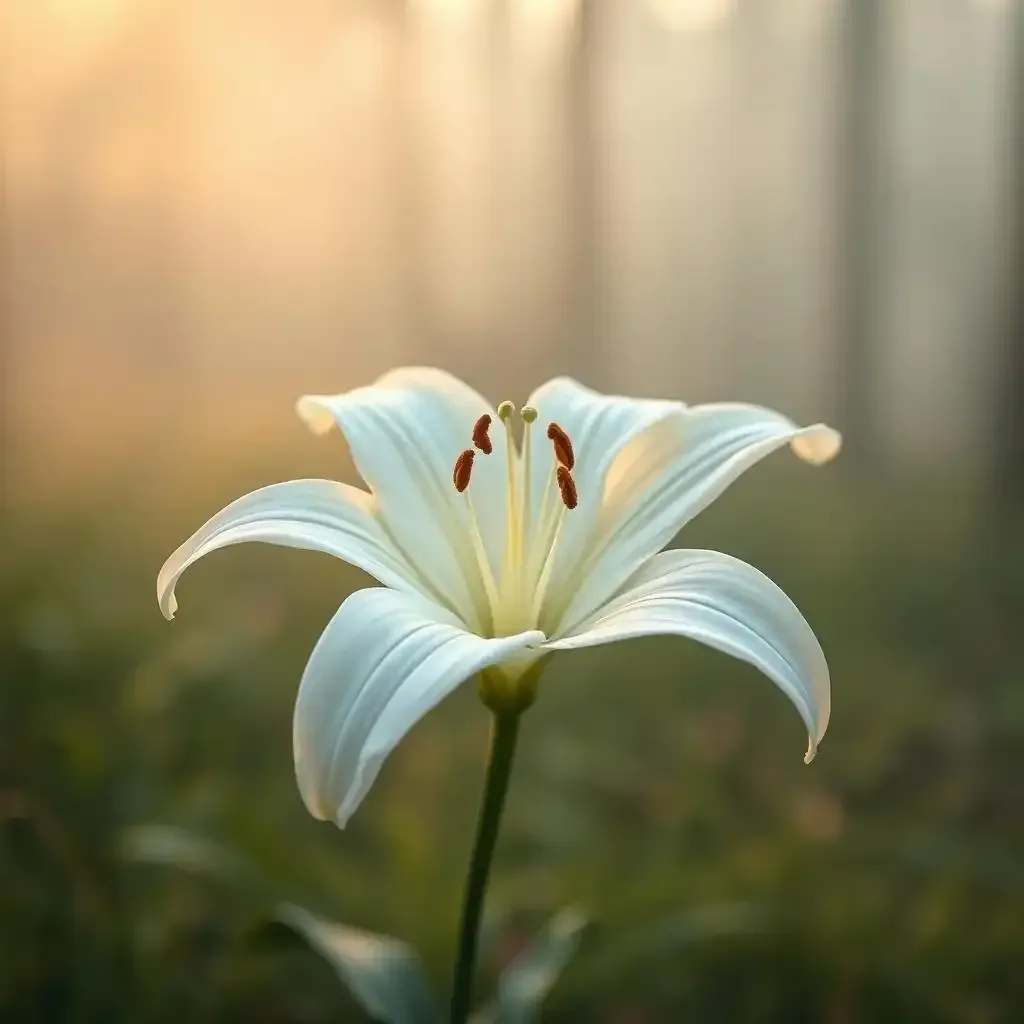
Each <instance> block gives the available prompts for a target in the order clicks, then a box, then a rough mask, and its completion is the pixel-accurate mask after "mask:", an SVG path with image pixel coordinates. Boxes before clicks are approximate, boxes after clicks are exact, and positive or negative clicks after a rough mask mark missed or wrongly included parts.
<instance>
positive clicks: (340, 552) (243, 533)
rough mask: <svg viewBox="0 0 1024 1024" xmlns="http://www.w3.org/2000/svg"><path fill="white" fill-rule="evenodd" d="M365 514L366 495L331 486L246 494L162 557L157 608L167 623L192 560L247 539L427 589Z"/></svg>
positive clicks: (298, 485)
mask: <svg viewBox="0 0 1024 1024" xmlns="http://www.w3.org/2000/svg"><path fill="white" fill-rule="evenodd" d="M373 512H374V503H373V498H372V496H371V495H369V494H367V493H366V492H365V491H360V490H359V489H358V488H356V487H350V486H349V485H348V484H339V483H335V482H334V481H333V480H289V481H288V482H286V483H281V484H272V485H271V486H269V487H261V488H260V489H259V490H257V491H252V492H251V493H249V494H246V495H245V496H244V497H241V498H238V499H237V500H236V501H233V502H232V503H231V504H230V505H228V506H227V508H224V509H222V510H221V511H220V512H218V513H217V514H216V515H215V516H214V517H213V518H212V519H210V520H209V521H207V522H206V523H205V524H204V525H203V526H201V527H200V528H199V529H198V530H196V532H195V533H194V534H192V536H191V537H189V539H188V540H187V541H185V543H184V544H182V545H181V546H180V547H179V548H178V549H177V550H176V551H175V552H174V553H173V554H172V555H171V557H170V558H168V559H167V561H166V562H165V563H164V565H163V568H162V569H161V570H160V574H159V576H158V577H157V582H156V594H157V601H158V602H159V603H160V610H161V611H162V612H163V613H164V615H165V616H166V617H167V618H168V619H170V618H173V617H174V613H175V611H176V610H177V607H178V601H177V599H176V598H175V596H174V588H175V584H176V583H177V582H178V577H180V576H181V574H182V573H183V572H184V571H185V570H186V569H187V568H188V567H189V566H190V565H192V563H193V562H196V561H198V560H199V559H200V558H202V557H203V555H208V554H209V553H210V552H211V551H218V550H219V549H220V548H225V547H228V546H230V545H232V544H242V543H245V542H248V541H256V542H262V543H264V544H279V545H281V546H283V547H291V548H307V549H311V550H314V551H324V552H326V553H327V554H329V555H334V556H335V557H336V558H341V559H343V560H344V561H346V562H349V563H350V564H352V565H355V566H358V567H359V568H360V569H364V570H365V571H366V572H368V573H369V574H370V575H371V576H374V577H375V578H376V579H378V580H380V582H381V583H385V584H387V585H388V586H391V587H397V588H398V589H400V590H407V591H412V592H417V591H420V592H422V591H423V590H425V589H429V584H428V583H427V582H426V581H425V580H424V579H423V578H422V577H421V576H420V575H419V574H418V573H417V571H416V570H415V569H414V568H413V566H412V565H410V564H409V562H408V561H406V559H405V558H404V557H403V555H402V554H401V553H400V552H399V551H398V550H397V548H395V546H394V545H393V544H392V543H391V541H390V540H389V539H388V537H387V535H386V534H385V533H384V531H383V530H382V529H381V527H380V524H379V523H378V522H377V520H376V519H375V518H374V515H373Z"/></svg>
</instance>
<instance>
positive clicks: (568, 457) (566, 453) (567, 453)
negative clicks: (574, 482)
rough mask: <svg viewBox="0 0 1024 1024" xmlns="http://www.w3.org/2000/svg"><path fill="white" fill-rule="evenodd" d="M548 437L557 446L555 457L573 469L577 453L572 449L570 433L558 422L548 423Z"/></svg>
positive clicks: (566, 466)
mask: <svg viewBox="0 0 1024 1024" xmlns="http://www.w3.org/2000/svg"><path fill="white" fill-rule="evenodd" d="M548 438H549V439H550V441H551V443H552V444H553V445H554V447H555V458H556V459H558V461H559V462H560V463H561V464H562V465H563V466H565V468H566V469H569V470H571V469H572V468H573V466H575V465H576V455H575V453H574V452H573V450H572V441H570V440H569V435H568V434H567V433H566V432H565V431H564V430H563V429H562V428H561V427H560V426H559V425H558V424H557V423H553V422H552V423H549V424H548Z"/></svg>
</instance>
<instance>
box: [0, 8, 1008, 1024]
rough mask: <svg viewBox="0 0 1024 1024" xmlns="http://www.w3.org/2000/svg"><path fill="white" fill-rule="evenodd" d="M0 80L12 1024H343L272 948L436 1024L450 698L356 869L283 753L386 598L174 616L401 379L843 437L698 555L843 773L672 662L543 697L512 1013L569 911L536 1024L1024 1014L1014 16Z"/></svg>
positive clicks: (242, 579) (564, 16)
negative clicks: (753, 611)
mask: <svg viewBox="0 0 1024 1024" xmlns="http://www.w3.org/2000/svg"><path fill="white" fill-rule="evenodd" d="M2 46H3V54H2V64H3V68H4V88H3V92H4V96H5V99H6V103H5V110H4V128H3V133H4V138H3V142H4V158H5V192H6V196H5V199H6V202H5V207H4V218H3V236H4V259H3V280H4V289H5V290H4V298H3V312H4V322H3V336H2V337H3V349H2V356H3V383H4V405H3V412H4V418H5V422H4V440H5V451H4V455H5V458H4V488H3V492H4V493H3V510H2V520H3V523H2V530H3V533H2V535H3V545H2V551H0V607H2V613H0V1019H3V1020H10V1021H12V1022H15V1021H17V1022H30V1021H40V1022H43V1021H45V1022H54V1024H59V1022H74V1024H78V1022H87V1021H97V1022H99V1021H103V1022H106V1021H125V1022H128V1021H132V1022H136V1021H145V1022H155V1024H159V1022H163V1021H175V1020H190V1021H198V1022H202V1021H239V1022H241V1021H245V1022H247V1024H262V1022H267V1024H270V1022H288V1024H299V1022H303V1024H305V1022H310V1024H313V1022H319V1021H328V1020H331V1021H337V1020H351V1021H360V1020H362V1019H364V1018H362V1017H361V1016H360V1011H359V1010H358V1009H357V1008H356V1007H355V1006H354V1004H352V1003H351V1002H349V1001H348V997H347V996H346V995H345V993H344V992H343V991H342V990H341V989H340V987H339V986H338V984H337V982H336V980H335V978H334V977H333V976H332V974H331V971H330V969H329V968H328V967H327V966H326V965H325V964H324V963H322V962H321V961H319V960H318V959H317V958H316V957H315V956H314V955H313V954H312V953H310V952H308V951H306V950H304V949H302V948H292V947H287V948H286V947H282V946H280V945H279V944H277V943H271V942H269V941H267V936H266V933H265V931H264V929H262V928H261V923H262V922H265V921H266V919H267V917H268V915H269V914H271V913H272V912H273V909H274V907H275V906H276V905H277V904H278V903H279V902H280V901H281V900H292V901H295V902H298V903H301V904H303V905H304V906H307V907H309V908H310V909H312V910H315V911H317V912H319V913H322V914H324V915H326V916H329V917H333V918H336V919H338V920H343V921H346V922H348V923H350V924H354V925H357V926H359V927H363V928H366V929H369V930H373V931H380V932H388V933H391V934H395V935H399V936H401V937H402V938H404V939H406V940H408V941H409V942H411V943H412V944H414V945H415V946H416V947H417V948H418V949H419V950H420V951H421V952H422V954H423V957H424V960H425V962H426V965H427V970H428V972H429V974H430V976H431V979H432V981H433V983H434V984H435V987H436V988H437V990H438V991H439V992H444V991H446V987H447V985H448V981H449V979H448V977H447V975H446V971H447V970H448V965H449V964H450V961H451V955H452V949H453V942H454V934H455V924H456V914H457V911H458V905H459V896H460V890H461V885H462V881H463V872H464V870H465V864H466V858H467V855H468V849H469V844H470V841H471V834H472V828H473V823H474V820H475V814H476V805H477V800H478V796H479V786H480V781H481V771H482V760H483V757H484V751H485V745H486V727H487V719H486V714H485V713H484V711H483V709H482V708H481V706H480V705H479V703H478V702H477V700H476V698H475V695H474V693H473V690H472V687H466V688H465V689H464V692H460V693H457V694H456V695H454V696H453V697H452V698H450V699H449V700H448V701H446V702H445V703H444V704H443V705H442V706H441V707H440V708H439V709H438V710H437V711H435V712H433V713H432V714H431V715H430V716H428V718H427V719H426V720H425V721H424V722H423V723H421V725H419V726H418V727H417V728H416V729H415V730H414V731H413V732H412V733H411V734H410V736H409V738H408V739H407V740H406V741H405V742H404V743H403V744H402V745H401V746H400V747H399V748H398V749H397V751H396V752H395V754H394V755H393V756H392V758H391V759H390V760H389V762H388V764H387V766H386V767H385V769H384V771H383V773H382V775H381V778H380V781H379V782H378V783H377V785H376V786H375V788H374V789H373V791H372V793H371V795H370V797H369V798H368V800H367V801H366V803H365V804H364V805H363V807H362V808H361V809H360V812H359V814H358V815H357V816H356V818H355V820H354V821H353V822H352V824H351V825H350V826H349V828H348V829H346V830H345V831H344V832H339V831H337V830H336V829H334V828H333V827H331V826H326V825H322V824H319V823H317V822H315V821H313V820H312V819H311V818H310V817H309V816H308V815H307V814H306V812H305V810H304V809H303V807H302V805H301V802H300V799H299V796H298V793H297V791H296V789H295V784H294V779H293V777H292V766H291V721H290V717H291V707H292V701H293V699H294V693H295V688H296V686H297V683H298V679H299V676H300V673H301V670H302V667H303V665H304V662H305V657H306V655H307V654H308V651H309V649H310V647H311V645H312V643H313V642H314V640H315V638H316V637H317V635H318V634H319V632H320V630H321V628H322V626H323V624H324V623H325V622H326V621H327V619H328V618H329V616H330V615H331V613H332V611H333V610H334V608H335V607H336V606H337V604H338V603H339V602H340V600H341V599H343V597H344V596H345V595H346V594H347V593H349V592H350V591H351V590H352V589H353V588H355V587H357V586H361V585H365V584H366V582H367V581H366V579H365V578H363V577H361V576H360V575H359V574H358V573H356V572H355V571H352V570H349V569H347V568H346V567H344V566H341V565H340V564H335V563H332V562H331V561H330V560H329V559H326V558H324V557H322V556H320V557H317V556H313V555H310V554H308V553H303V552H295V551H285V550H279V549H269V548H252V549H246V550H242V549H239V550H234V551H230V552H226V553H223V554H221V555H218V556H217V557H216V558H213V559H210V560H209V562H208V563H204V564H203V565H202V566H201V567H200V568H197V569H195V570H193V571H192V574H191V575H190V576H189V577H188V578H186V579H185V580H184V582H183V583H182V586H181V588H180V595H179V596H180V598H181V606H182V607H181V610H180V612H179V615H178V618H177V620H176V621H175V622H174V623H173V624H168V623H165V622H164V621H163V620H162V619H161V617H160V615H159V612H158V609H157V606H156V601H155V596H154V586H155V577H156V572H157V569H158V568H159V565H160V564H161V562H162V560H163V558H164V557H166V555H167V554H168V553H169V552H170V551H171V550H172V549H173V548H174V547H175V546H176V545H177V544H178V543H179V542H180V541H181V540H182V539H183V538H184V537H185V536H187V535H188V534H189V533H190V532H191V531H192V530H193V529H194V528H195V527H196V526H198V525H199V523H200V522H202V521H203V520H204V519H205V518H206V517H207V516H209V515H210V514H211V513H212V512H214V511H215V510H217V509H218V508H220V507H221V506H222V505H224V504H226V503H227V502H228V501H229V500H230V499H232V498H234V497H236V496H237V495H239V494H241V493H243V492H244V491H245V490H249V489H252V488H254V487H257V486H260V485H262V484H266V483H270V482H273V481H276V480H281V479H287V478H289V477H298V476H304V475H308V476H336V477H338V478H340V479H347V480H354V479H355V477H354V473H353V469H352V466H351V463H350V462H349V461H348V459H347V455H346V453H345V450H344V446H343V444H342V443H341V442H340V440H339V439H338V438H337V436H333V437H331V438H327V439H316V438H313V437H312V436H310V435H308V434H307V433H306V431H305V430H304V428H303V427H302V425H301V424H300V423H299V422H298V420H297V418H296V417H295V415H294V411H293V408H294V401H295V399H296V397H297V396H298V395H300V394H302V393H304V392H309V391H313V392H326V391H340V390H344V389H345V388H348V387H352V386H356V385H358V384H361V383H366V382H368V381H370V380H371V379H372V378H373V377H374V376H376V375H377V374H378V373H381V372H383V371H384V370H386V369H388V368H389V367H391V366H393V365H397V364H401V363H429V364H437V365H442V366H445V367H446V368H449V369H452V370H453V371H455V372H457V373H459V374H460V375H462V376H464V377H466V378H467V379H468V380H470V382H472V383H473V384H474V385H475V386H477V387H478V388H480V389H481V390H482V391H484V392H485V393H487V394H489V395H490V396H492V397H493V398H494V399H496V400H498V399H502V398H506V397H508V398H511V399H513V400H516V401H522V399H523V398H524V397H525V395H526V394H527V393H528V391H529V390H530V389H531V388H532V387H533V386H534V385H535V384H536V383H538V382H540V381H541V380H543V379H545V378H546V377H548V376H551V375H553V374H555V373H570V374H572V375H574V376H577V377H579V378H580V379H581V380H583V381H584V382H586V383H588V384H591V385H592V386H595V387H598V388H601V389H604V390H612V391H618V392H623V393H627V394H630V393H633V394H647V395H665V396H673V397H679V398H682V399H684V400H686V401H689V402H699V401H708V400H714V399H737V400H744V401H752V402H759V403H763V404H766V405H772V406H776V407H778V408H781V409H783V410H784V411H786V412H787V413H789V414H791V415H792V416H793V417H794V418H796V419H798V420H802V421H805V422H813V421H816V420H825V421H828V422H830V423H833V424H835V425H836V426H838V427H839V428H840V429H842V430H843V432H844V435H845V438H846V448H845V449H844V453H843V455H842V457H841V459H840V460H839V461H838V462H837V463H836V464H835V465H834V466H831V467H828V468H827V469H824V470H821V471H812V470H809V469H808V468H807V467H804V466H801V465H799V464H797V463H796V460H794V459H792V458H787V457H786V456H785V455H782V454H780V455H777V456H775V457H774V458H773V459H772V460H770V461H769V462H766V463H765V464H764V465H762V466H759V467H758V468H756V469H755V470H753V471H752V472H751V473H750V474H749V475H748V477H746V478H744V479H743V480H742V481H740V482H739V483H738V484H736V485H735V486H734V487H733V488H732V489H731V490H730V491H729V492H728V493H727V494H726V495H725V496H724V497H723V498H722V499H721V500H720V501H719V502H718V503H716V505H715V506H714V508H713V509H712V510H710V511H708V512H707V513H705V514H704V515H702V516H701V517H700V518H699V519H698V520H697V521H696V522H695V523H693V524H692V525H691V526H690V527H688V528H687V530H686V531H685V533H684V535H683V536H682V537H681V538H680V541H679V543H681V544H685V545H686V546H693V547H699V546H709V547H716V548H721V549H723V550H727V551H730V552H732V553H734V554H736V555H738V556H740V557H743V558H745V559H747V560H748V561H751V562H753V563H754V564H756V565H758V566H759V567H761V568H762V569H764V570H765V571H766V572H767V573H768V574H769V575H770V576H772V578H773V579H775V580H776V581H777V582H779V584H780V585H781V586H783V588H784V589H785V590H786V591H787V592H788V593H789V594H790V595H791V596H792V597H793V598H794V600H795V601H796V602H797V603H798V604H799V605H800V607H801V608H802V609H803V610H804V611H805V612H806V614H807V616H808V618H809V620H810V621H811V623H812V625H814V627H815V629H816V630H817V632H818V635H819V637H820V638H821V641H822V644H823V646H824V648H825V650H826V652H827V654H828V656H829V660H830V664H831V666H832V672H833V696H834V707H833V719H832V722H833V724H832V726H831V728H830V730H829V734H828V737H827V739H826V741H825V743H824V744H823V746H822V750H821V753H820V755H819V757H818V759H817V761H816V762H815V763H814V765H813V767H811V768H806V767H804V766H803V764H802V763H801V754H802V752H803V749H804V747H803V737H802V736H801V728H800V723H799V720H798V718H797V716H796V715H795V714H793V712H792V709H791V708H790V707H789V706H788V704H787V703H786V701H785V700H783V699H781V698H780V696H779V695H778V694H777V693H776V692H775V691H774V690H773V688H772V687H771V686H770V685H769V684H767V683H766V682H764V681H763V680H762V679H760V678H759V677H758V676H757V673H756V672H754V670H752V669H749V668H747V667H746V666H743V665H741V664H739V663H737V662H734V661H732V660H730V659H728V658H726V657H725V656H722V655H718V654H714V653H712V652H709V651H705V650H703V649H701V648H700V647H699V646H698V645H696V644H691V643H686V642H683V641H672V640H664V641H662V640H651V641H636V642H632V643H630V644H628V645H621V646H617V647H615V648H609V649H596V650H591V651H585V652H578V653H576V654H574V655H565V656H563V657H562V658H560V659H558V660H556V661H554V662H553V664H552V666H551V667H550V668H549V670H548V672H547V674H546V676H545V678H544V683H543V689H542V693H541V695H540V699H539V700H538V702H537V705H536V706H535V708H534V709H533V710H531V712H530V715H529V716H528V718H527V719H526V720H525V723H524V729H523V736H522V749H521V753H520V756H519V759H518V762H517V767H516V775H515V778H514V781H513V787H512V792H511V798H510V806H509V809H508V816H507V821H506V826H505V830H504V832H503V835H502V838H501V841H500V845H499V850H498V857H497V862H496V868H495V881H494V884H493V887H492V891H491V900H490V918H489V922H488V934H487V953H486V957H485V961H486V968H485V982H486V976H487V975H489V976H491V977H493V974H494V972H495V971H497V970H498V969H499V968H500V966H501V965H502V964H505V963H507V962H508V961H509V959H510V958H511V957H513V956H514V955H515V953H516V951H517V950H518V949H520V948H521V946H522V944H523V942H524V941H525V940H526V938H527V937H528V936H529V935H530V934H531V933H532V932H533V931H534V930H535V929H536V928H537V927H538V926H539V925H540V924H541V923H542V922H543V921H544V920H546V919H547V918H548V917H550V915H551V914H552V913H553V912H554V911H555V910H557V909H558V908H559V907H561V906H564V905H566V904H569V903H578V904H580V905H582V906H584V907H585V908H586V909H587V910H588V912H589V913H590V915H591V916H592V918H593V920H594V922H595V924H594V928H593V929H592V931H591V932H590V933H589V935H588V936H587V938H586V940H585V942H584V944H583V947H582V949H581V951H580V953H579V955H578V956H577V958H576V959H575V960H574V961H573V963H572V964H571V965H570V966H569V968H568V970H567V971H566V973H565V975H564V977H563V978H562V980H561V981H560V982H559V984H558V986H557V988H556V989H555V991H554V993H553V994H552V997H551V999H550V1001H549V1004H548V1010H547V1015H546V1016H545V1020H550V1021H551V1022H553V1024H554V1022H575V1021H587V1022H589V1021H597V1022H599V1024H661V1022H677V1021H695V1022H696V1021H723V1022H724V1021H751V1022H753V1021H758V1022H763V1021H784V1022H801V1021H807V1022H812V1021H813V1022H823V1024H849V1022H854V1021H871V1022H880V1024H885V1022H890V1021H915V1022H930V1021H935V1022H949V1024H1002V1022H1010V1021H1014V1020H1019V1019H1020V1014H1021V1007H1022V1006H1024V975H1022V974H1021V971H1020V963H1021V962H1022V959H1024V914H1022V913H1021V906H1022V901H1024V789H1022V784H1021V752H1022V750H1024V658H1022V654H1021V648H1020V644H1019V632H1020V613H1021V594H1022V589H1021V588H1022V586H1024V544H1022V542H1021V537H1022V536H1024V534H1022V526H1024V522H1022V515H1021V511H1022V510H1021V504H1022V497H1024V490H1022V487H1024V447H1022V439H1024V429H1022V428H1021V423H1020V415H1019V414H1020V410H1021V408H1022V407H1024V406H1022V399H1024V2H1022V0H756V2H755V0H645V2H641V0H301V2H298V3H291V4H279V3H273V2H271V0H203V2H200V0H185V2H176V3H172V2H170V0H32V2H29V0H24V2H21V0H11V2H10V3H8V4H7V5H6V7H5V10H4V23H3V35H2Z"/></svg>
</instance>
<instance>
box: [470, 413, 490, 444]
mask: <svg viewBox="0 0 1024 1024" xmlns="http://www.w3.org/2000/svg"><path fill="white" fill-rule="evenodd" d="M490 429H491V417H490V415H488V413H486V412H485V413H484V414H483V416H481V417H480V419H478V420H477V421H476V423H474V424H473V444H475V445H476V446H477V448H479V449H480V451H482V452H483V453H484V455H490V454H491V452H493V451H494V445H492V444H491V439H490V437H489V436H488V434H487V431H489V430H490Z"/></svg>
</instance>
